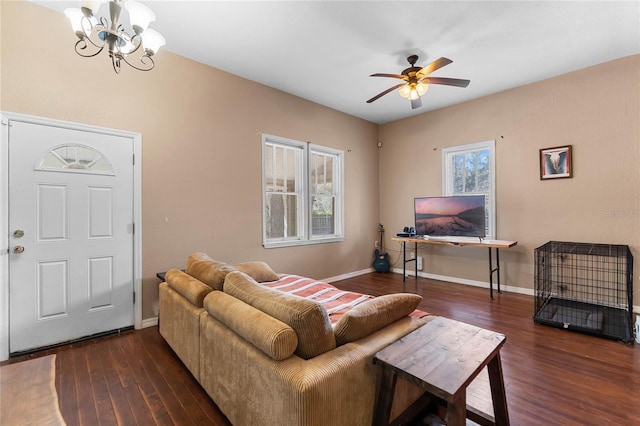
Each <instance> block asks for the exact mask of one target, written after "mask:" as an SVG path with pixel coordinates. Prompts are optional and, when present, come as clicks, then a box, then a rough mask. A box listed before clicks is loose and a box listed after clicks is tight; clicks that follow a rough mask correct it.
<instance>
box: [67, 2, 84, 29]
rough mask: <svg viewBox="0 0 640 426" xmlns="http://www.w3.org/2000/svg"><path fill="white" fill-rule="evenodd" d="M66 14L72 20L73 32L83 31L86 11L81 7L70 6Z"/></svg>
mask: <svg viewBox="0 0 640 426" xmlns="http://www.w3.org/2000/svg"><path fill="white" fill-rule="evenodd" d="M64 14H65V15H66V17H67V18H68V19H69V22H71V28H72V29H73V32H74V33H76V34H78V32H81V33H82V32H83V30H82V18H83V17H84V13H82V11H81V10H80V9H76V8H68V9H65V11H64Z"/></svg>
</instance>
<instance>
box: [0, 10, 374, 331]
mask: <svg viewBox="0 0 640 426" xmlns="http://www.w3.org/2000/svg"><path fill="white" fill-rule="evenodd" d="M0 13H1V30H0V31H1V33H0V34H1V37H2V47H1V49H2V50H1V52H2V57H1V61H2V63H1V68H0V69H1V74H0V75H1V80H0V83H1V86H0V88H1V89H0V90H1V93H0V95H1V97H0V109H2V110H5V111H12V112H18V113H23V114H31V115H36V116H42V117H49V118H54V119H60V120H67V121H73V122H81V123H87V124H92V125H98V126H104V127H110V128H115V129H121V130H127V131H133V132H139V133H141V134H142V155H143V159H142V175H143V178H142V179H143V182H142V216H143V227H142V232H143V234H142V237H143V253H142V257H143V318H149V317H153V316H154V315H155V310H156V305H157V282H158V281H157V279H156V278H155V274H156V272H158V271H164V270H167V269H168V268H172V267H184V263H185V261H186V258H187V256H188V254H189V253H191V252H194V251H204V252H207V253H209V254H210V255H211V256H212V257H214V258H217V259H221V260H225V261H228V262H232V263H233V262H240V261H245V260H254V259H261V260H265V261H266V262H268V263H269V264H271V265H272V266H273V268H274V269H275V270H277V271H286V272H291V273H298V274H303V275H308V276H311V277H315V278H327V277H333V276H337V275H341V274H346V273H350V272H353V271H357V270H362V269H365V268H368V267H369V266H370V262H371V256H372V251H373V241H374V240H375V239H376V237H377V234H376V231H377V227H378V214H379V212H378V208H377V206H378V174H379V173H378V148H377V146H376V143H377V137H378V126H377V125H375V124H373V123H369V122H367V121H364V120H361V119H357V118H354V117H351V116H348V115H346V114H343V113H340V112H337V111H335V110H331V109H329V108H326V107H323V106H320V105H317V104H314V103H311V102H308V101H305V100H302V99H300V98H297V97H294V96H291V95H288V94H286V93H283V92H280V91H277V90H274V89H271V88H268V87H266V86H262V85H259V84H257V83H254V82H251V81H247V80H244V79H242V78H239V77H236V76H233V75H231V74H228V73H225V72H222V71H220V70H217V69H214V68H211V67H207V66H205V65H202V64H199V63H196V62H193V61H190V60H187V59H185V58H183V57H180V56H177V55H174V54H171V53H169V52H167V51H160V53H159V54H158V55H157V58H156V59H157V66H156V68H155V69H154V70H153V71H151V72H148V73H144V72H139V71H135V70H133V69H128V68H124V69H123V70H122V73H121V74H120V75H116V74H115V73H114V72H113V70H112V68H111V64H110V62H109V58H108V56H107V55H106V53H104V54H101V55H99V56H97V57H95V58H90V59H87V58H81V57H80V56H78V55H77V54H76V53H75V52H74V50H73V45H74V43H75V41H76V37H75V35H74V34H73V33H72V32H71V28H70V26H69V24H68V21H67V19H66V18H65V17H64V15H62V14H58V13H54V12H52V11H50V10H48V9H45V8H42V7H39V6H34V5H32V4H29V3H24V2H4V1H3V2H1V3H0ZM169 42H170V41H169ZM263 132H264V133H269V134H274V135H279V136H283V137H287V138H294V139H300V140H305V141H311V142H313V143H317V144H321V145H325V146H329V147H332V148H337V149H341V150H344V151H345V173H346V184H345V193H346V214H345V221H346V239H345V241H344V242H342V243H331V244H320V245H313V246H305V247H299V248H281V249H269V250H266V249H264V248H263V247H262V245H261V242H262V240H261V238H262V222H261V134H262V133H263Z"/></svg>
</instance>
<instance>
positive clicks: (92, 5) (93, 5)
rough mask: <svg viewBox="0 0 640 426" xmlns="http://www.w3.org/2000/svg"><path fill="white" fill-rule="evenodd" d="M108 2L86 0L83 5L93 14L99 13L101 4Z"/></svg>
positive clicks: (104, 0) (103, 0)
mask: <svg viewBox="0 0 640 426" xmlns="http://www.w3.org/2000/svg"><path fill="white" fill-rule="evenodd" d="M104 2H106V0H85V1H83V2H82V7H83V8H85V9H89V10H90V11H91V14H92V15H94V16H95V15H97V14H98V10H99V9H100V6H102V4H103V3H104Z"/></svg>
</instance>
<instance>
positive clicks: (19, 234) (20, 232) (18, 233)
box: [13, 229, 24, 238]
mask: <svg viewBox="0 0 640 426" xmlns="http://www.w3.org/2000/svg"><path fill="white" fill-rule="evenodd" d="M13 236H14V237H15V238H20V237H24V231H23V230H22V229H16V230H15V231H13Z"/></svg>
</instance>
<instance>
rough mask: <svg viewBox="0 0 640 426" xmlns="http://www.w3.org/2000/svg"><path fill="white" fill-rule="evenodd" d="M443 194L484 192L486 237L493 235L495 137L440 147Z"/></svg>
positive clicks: (494, 216) (494, 222)
mask: <svg viewBox="0 0 640 426" xmlns="http://www.w3.org/2000/svg"><path fill="white" fill-rule="evenodd" d="M442 182H443V188H442V193H443V195H464V194H469V195H471V194H476V195H480V194H484V196H485V203H486V208H485V212H486V213H485V214H486V221H485V223H486V237H487V238H496V235H495V229H496V214H495V211H496V198H495V141H487V142H479V143H474V144H469V145H461V146H456V147H452V148H446V149H444V150H443V151H442Z"/></svg>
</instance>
